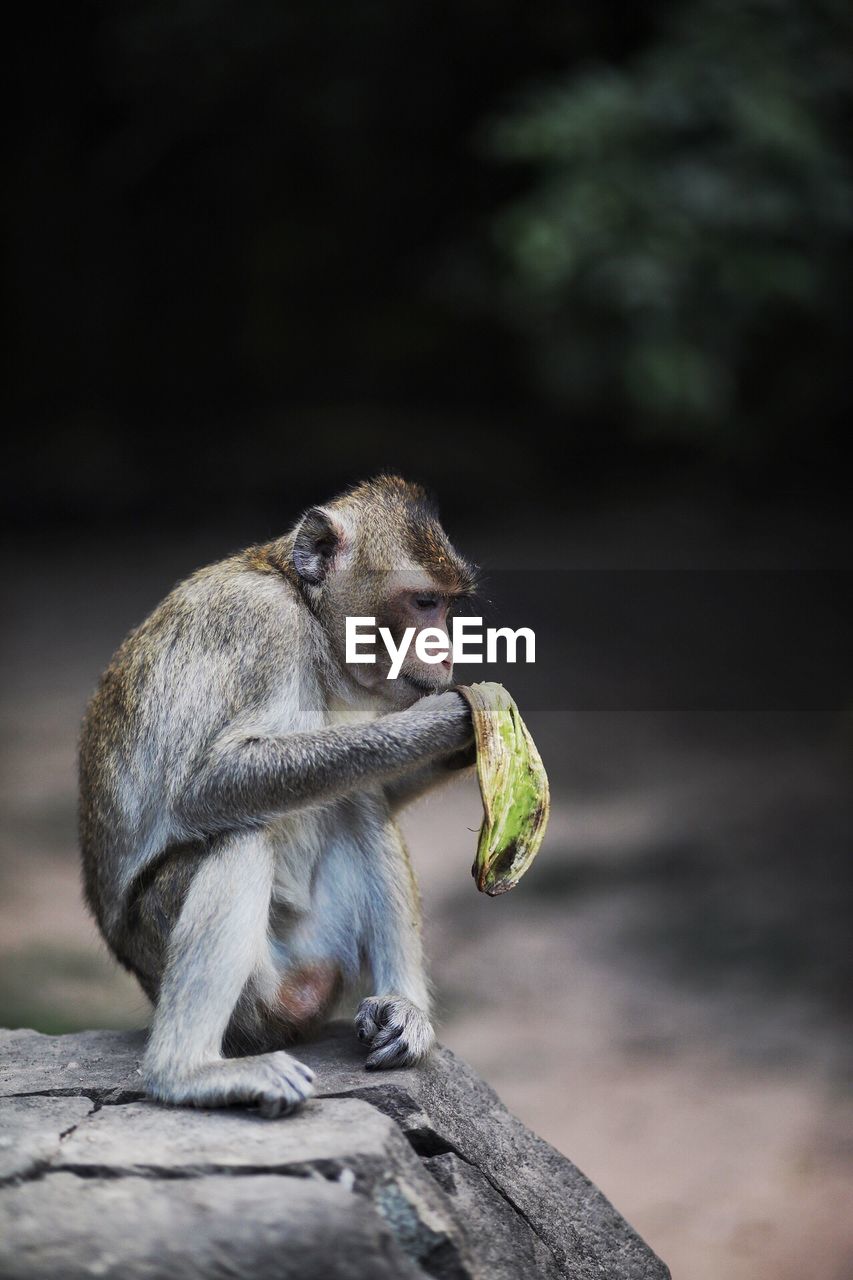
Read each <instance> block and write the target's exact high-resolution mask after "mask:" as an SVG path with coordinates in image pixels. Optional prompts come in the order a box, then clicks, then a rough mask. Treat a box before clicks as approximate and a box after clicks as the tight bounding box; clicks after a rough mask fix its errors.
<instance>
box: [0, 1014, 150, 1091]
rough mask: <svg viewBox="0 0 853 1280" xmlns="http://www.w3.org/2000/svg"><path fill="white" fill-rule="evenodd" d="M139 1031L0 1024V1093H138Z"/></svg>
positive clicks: (141, 1038)
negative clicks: (51, 1030) (60, 1031)
mask: <svg viewBox="0 0 853 1280" xmlns="http://www.w3.org/2000/svg"><path fill="white" fill-rule="evenodd" d="M144 1049H145V1032H144V1031H79V1032H77V1033H76V1034H75V1035H71V1036H43V1035H40V1034H39V1032H38V1031H30V1030H27V1029H23V1030H20V1031H7V1030H5V1029H2V1028H0V1097H9V1096H10V1095H12V1094H19V1093H46V1094H50V1095H51V1096H52V1097H57V1098H59V1097H72V1096H73V1097H81V1096H85V1097H87V1098H91V1099H92V1100H93V1101H97V1102H103V1101H105V1100H106V1101H110V1102H127V1101H130V1100H131V1099H132V1098H141V1097H143V1096H144V1092H145V1091H144V1089H143V1088H142V1076H141V1073H140V1069H139V1063H140V1061H141V1059H142V1053H143V1050H144Z"/></svg>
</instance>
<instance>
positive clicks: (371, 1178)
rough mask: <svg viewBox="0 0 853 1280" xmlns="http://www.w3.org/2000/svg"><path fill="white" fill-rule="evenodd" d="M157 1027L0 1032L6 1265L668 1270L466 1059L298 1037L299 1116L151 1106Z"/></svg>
mask: <svg viewBox="0 0 853 1280" xmlns="http://www.w3.org/2000/svg"><path fill="white" fill-rule="evenodd" d="M143 1047H144V1035H143V1034H142V1033H134V1032H126V1033H120V1032H111V1031H88V1032H82V1033H80V1034H77V1035H68V1036H44V1035H40V1034H39V1033H38V1032H35V1031H0V1276H2V1277H4V1278H5V1280H25V1278H26V1280H31V1278H33V1280H34V1278H36V1277H38V1278H39V1280H48V1277H51V1278H52V1277H53V1276H55V1275H59V1274H62V1275H63V1276H67V1277H69V1278H70V1280H76V1278H77V1277H80V1278H82V1277H84V1276H85V1277H91V1276H93V1275H94V1276H99V1277H107V1280H113V1278H114V1280H142V1277H145V1280H161V1278H162V1280H166V1277H169V1278H170V1280H184V1277H195V1278H197V1280H200V1278H201V1277H207V1276H211V1275H216V1276H220V1275H221V1276H231V1275H235V1276H237V1275H241V1276H246V1277H251V1278H252V1280H266V1277H270V1280H272V1277H285V1278H288V1280H289V1278H290V1277H294V1280H295V1278H296V1277H299V1278H300V1280H313V1278H314V1277H316V1280H327V1278H328V1280H338V1278H339V1277H340V1280H360V1278H361V1277H364V1278H365V1280H366V1278H367V1277H370V1278H371V1280H373V1278H374V1277H376V1278H378V1280H383V1278H384V1277H389V1278H390V1277H399V1278H400V1280H407V1278H409V1277H429V1276H432V1277H436V1278H437V1280H514V1278H516V1277H518V1278H521V1277H524V1278H526V1277H533V1276H537V1277H539V1276H541V1277H545V1280H551V1278H552V1277H555V1278H556V1277H560V1276H568V1277H572V1280H592V1277H595V1278H596V1280H623V1278H624V1280H665V1277H667V1276H668V1275H669V1272H668V1271H667V1268H666V1267H665V1266H664V1264H663V1263H662V1262H661V1261H660V1260H659V1259H658V1258H657V1257H656V1256H655V1255H654V1254H653V1253H652V1252H651V1250H650V1249H649V1248H648V1247H647V1246H646V1245H645V1244H644V1243H643V1241H642V1240H641V1239H640V1238H639V1237H638V1236H637V1235H636V1233H635V1232H634V1231H633V1230H632V1229H631V1227H629V1226H628V1224H627V1223H626V1222H625V1221H624V1219H622V1218H621V1217H620V1216H619V1214H618V1213H617V1212H616V1210H615V1209H614V1208H613V1206H612V1205H611V1204H610V1203H609V1202H608V1201H607V1200H606V1199H605V1198H604V1196H603V1195H602V1194H601V1192H600V1191H598V1190H597V1188H596V1187H594V1186H593V1185H592V1183H590V1182H589V1180H588V1179H587V1178H585V1177H584V1175H583V1174H582V1173H580V1171H579V1170H578V1169H576V1168H575V1166H574V1165H573V1164H572V1163H571V1161H569V1160H567V1159H566V1158H565V1157H564V1156H562V1155H560V1153H559V1152H557V1151H555V1150H554V1148H553V1147H550V1146H549V1145H548V1144H547V1143H546V1142H543V1141H542V1139H541V1138H538V1137H536V1135H535V1134H533V1133H531V1132H530V1130H528V1129H526V1128H525V1127H524V1125H523V1124H522V1123H521V1122H520V1121H519V1120H517V1119H516V1118H515V1117H514V1116H512V1115H511V1114H510V1113H509V1112H508V1111H507V1110H506V1108H505V1107H504V1106H503V1105H502V1104H501V1103H500V1101H499V1100H498V1098H497V1097H496V1095H495V1094H494V1093H493V1092H492V1090H491V1089H490V1088H489V1087H488V1085H486V1084H484V1083H483V1081H482V1080H480V1079H479V1077H477V1076H476V1075H475V1074H474V1073H473V1072H472V1071H471V1069H470V1068H469V1067H468V1066H466V1064H465V1063H464V1062H462V1061H460V1059H458V1058H456V1057H455V1056H454V1055H453V1054H452V1053H451V1052H450V1051H449V1050H447V1049H439V1050H437V1051H436V1053H435V1054H434V1055H433V1057H432V1059H431V1060H430V1062H429V1063H428V1064H427V1065H425V1066H423V1067H419V1068H413V1069H406V1070H401V1071H392V1072H384V1073H377V1074H367V1073H366V1072H365V1071H364V1056H365V1053H364V1051H363V1050H362V1049H361V1047H360V1046H359V1045H358V1042H357V1040H356V1038H355V1036H354V1034H353V1032H352V1028H351V1027H350V1026H349V1024H346V1023H336V1024H333V1025H332V1026H331V1027H329V1028H328V1029H327V1031H326V1032H325V1033H324V1036H323V1038H322V1039H321V1040H318V1041H316V1042H314V1043H312V1044H306V1045H302V1046H300V1048H299V1057H300V1059H301V1060H302V1061H304V1062H306V1063H308V1065H309V1066H311V1067H312V1068H313V1069H314V1071H315V1072H316V1074H317V1080H316V1085H317V1097H316V1098H315V1099H313V1100H312V1101H311V1102H309V1103H308V1104H307V1105H306V1106H305V1107H304V1108H303V1109H302V1110H301V1111H300V1112H298V1113H297V1114H296V1115H294V1116H290V1117H286V1118H284V1119H280V1120H273V1121H269V1120H263V1119H262V1118H261V1117H260V1116H258V1115H257V1114H255V1113H253V1112H252V1111H245V1110H232V1111H205V1110H197V1111H196V1110H187V1109H172V1108H167V1107H161V1106H158V1105H156V1104H154V1103H152V1102H149V1101H146V1100H145V1098H144V1093H143V1090H142V1085H141V1077H140V1073H139V1060H140V1057H141V1055H142V1051H143Z"/></svg>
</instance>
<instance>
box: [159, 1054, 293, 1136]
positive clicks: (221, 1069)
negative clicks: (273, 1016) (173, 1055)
mask: <svg viewBox="0 0 853 1280" xmlns="http://www.w3.org/2000/svg"><path fill="white" fill-rule="evenodd" d="M313 1079H314V1072H313V1071H312V1070H311V1068H310V1067H306V1066H305V1065H304V1064H303V1063H301V1062H297V1060H296V1059H295V1058H292V1057H291V1056H290V1054H289V1053H284V1052H281V1051H280V1052H278V1053H262V1054H257V1055H256V1056H254V1057H251V1058H222V1059H218V1060H217V1061H216V1062H208V1063H205V1064H204V1065H203V1066H200V1067H196V1068H194V1069H193V1070H192V1071H188V1072H186V1073H183V1072H176V1073H172V1072H169V1073H168V1074H165V1075H160V1074H158V1073H152V1074H151V1075H150V1076H149V1077H148V1079H147V1080H146V1087H147V1090H148V1093H149V1094H150V1095H151V1097H153V1098H157V1099H158V1100H159V1101H160V1102H171V1103H176V1104H177V1105H179V1106H193V1107H231V1106H241V1105H242V1106H252V1105H256V1106H257V1108H258V1111H259V1112H260V1114H261V1115H262V1116H266V1117H267V1118H268V1119H271V1120H272V1119H275V1117H276V1116H281V1115H287V1114H288V1113H289V1112H291V1111H295V1109H296V1108H297V1107H298V1106H300V1105H301V1104H302V1103H303V1102H305V1101H306V1099H307V1098H310V1097H311V1095H312V1094H313V1092H314V1085H313V1084H312V1081H313Z"/></svg>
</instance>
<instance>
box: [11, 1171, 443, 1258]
mask: <svg viewBox="0 0 853 1280" xmlns="http://www.w3.org/2000/svg"><path fill="white" fill-rule="evenodd" d="M424 1274H425V1273H424V1271H423V1270H421V1268H420V1267H419V1266H418V1265H417V1264H416V1263H415V1262H413V1261H412V1260H411V1259H410V1258H409V1257H407V1256H406V1254H405V1253H404V1252H403V1250H402V1249H401V1248H400V1246H399V1245H398V1244H397V1242H396V1241H395V1239H394V1237H393V1235H392V1234H391V1232H390V1230H389V1229H388V1227H387V1226H386V1225H385V1223H384V1222H383V1221H382V1219H381V1218H379V1216H378V1215H377V1214H376V1213H375V1212H374V1211H373V1210H372V1209H371V1207H370V1205H369V1204H367V1203H365V1201H364V1200H362V1199H361V1198H360V1197H358V1196H356V1195H354V1194H353V1192H352V1191H349V1190H347V1189H346V1187H342V1186H336V1185H335V1184H334V1183H333V1182H325V1181H322V1180H319V1181H308V1180H307V1179H300V1178H282V1177H276V1176H270V1175H262V1176H260V1177H257V1178H234V1177H228V1176H223V1175H221V1174H219V1175H217V1174H214V1175H211V1176H210V1177H205V1178H188V1179H186V1180H184V1181H180V1182H176V1181H172V1180H163V1179H161V1178H153V1179H143V1178H132V1177H131V1178H118V1179H109V1180H107V1179H102V1178H94V1179H88V1178H86V1179H83V1178H77V1177H74V1176H73V1175H72V1174H68V1173H57V1174H53V1175H51V1176H50V1177H48V1178H45V1179H44V1180H43V1181H41V1182H28V1183H25V1184H24V1185H22V1186H19V1187H14V1188H9V1189H7V1190H5V1191H4V1192H3V1193H2V1194H0V1276H3V1277H4V1280H48V1278H49V1280H56V1278H57V1277H60V1276H61V1277H62V1278H63V1280H92V1277H99V1278H100V1280H202V1278H203V1277H204V1278H208V1277H217V1280H227V1278H231V1277H233V1278H234V1280H236V1278H237V1277H243V1276H245V1277H251V1278H252V1280H280V1278H281V1280H363V1278H364V1277H366V1276H370V1277H376V1278H377V1280H423V1276H424Z"/></svg>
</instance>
